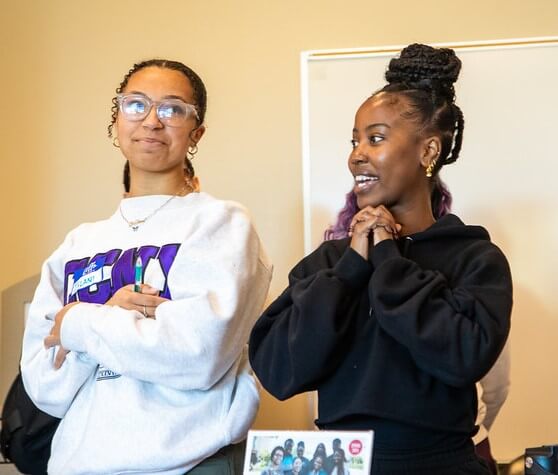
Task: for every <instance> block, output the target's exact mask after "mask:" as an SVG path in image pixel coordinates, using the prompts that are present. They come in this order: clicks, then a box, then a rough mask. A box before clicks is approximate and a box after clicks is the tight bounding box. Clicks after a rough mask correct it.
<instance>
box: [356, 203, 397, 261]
mask: <svg viewBox="0 0 558 475" xmlns="http://www.w3.org/2000/svg"><path fill="white" fill-rule="evenodd" d="M400 231H401V225H400V224H399V223H396V222H395V219H394V217H393V215H392V214H391V213H390V212H389V211H388V209H387V208H386V207H385V206H384V205H380V206H377V207H374V206H367V207H366V208H363V209H361V210H360V211H359V212H358V213H357V214H355V215H354V216H353V219H352V221H351V225H350V226H349V236H350V237H351V248H353V249H354V250H355V251H356V252H358V253H359V254H360V255H361V256H362V257H363V258H364V259H368V249H369V247H370V233H372V237H373V243H374V245H376V244H378V243H379V242H381V241H384V240H386V239H397V237H399V232H400Z"/></svg>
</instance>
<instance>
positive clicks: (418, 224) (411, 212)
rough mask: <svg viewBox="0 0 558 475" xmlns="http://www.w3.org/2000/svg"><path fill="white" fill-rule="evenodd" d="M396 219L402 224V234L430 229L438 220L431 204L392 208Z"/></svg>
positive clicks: (406, 234) (400, 233)
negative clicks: (408, 207) (409, 207)
mask: <svg viewBox="0 0 558 475" xmlns="http://www.w3.org/2000/svg"><path fill="white" fill-rule="evenodd" d="M390 211H391V212H392V214H393V217H394V218H395V221H396V222H397V223H399V224H401V231H400V232H399V235H400V236H408V235H409V234H415V233H419V232H421V231H424V230H425V229H428V228H429V227H430V226H432V225H433V224H434V222H435V221H436V220H435V219H434V215H433V214H432V208H431V207H430V206H419V207H416V208H411V209H404V210H403V209H397V207H394V208H392V209H390Z"/></svg>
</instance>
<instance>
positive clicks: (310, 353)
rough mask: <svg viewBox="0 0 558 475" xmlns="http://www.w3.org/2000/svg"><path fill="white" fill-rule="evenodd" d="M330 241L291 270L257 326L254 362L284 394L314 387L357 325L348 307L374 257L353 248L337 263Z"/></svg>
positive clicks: (277, 392)
mask: <svg viewBox="0 0 558 475" xmlns="http://www.w3.org/2000/svg"><path fill="white" fill-rule="evenodd" d="M328 246H329V244H328V243H325V244H324V245H322V246H321V247H320V248H318V249H317V250H316V251H315V252H314V253H312V254H311V255H309V256H308V257H307V258H306V259H304V260H303V261H301V263H299V264H298V265H297V266H296V267H295V268H294V269H293V270H292V272H291V273H290V275H289V286H288V288H287V289H286V290H285V291H284V292H283V293H282V294H281V295H280V296H279V297H278V298H277V300H275V301H274V302H273V303H272V304H271V305H270V306H269V307H268V308H267V309H266V310H265V312H264V313H263V315H262V316H261V317H260V319H259V320H258V322H257V323H256V325H255V327H254V329H253V330H252V334H251V337H250V345H249V355H250V363H251V364H252V367H253V368H254V371H255V373H256V375H257V376H258V378H259V380H260V382H261V383H262V385H263V386H264V387H265V388H266V389H267V391H269V392H270V393H271V394H273V395H274V396H275V397H277V398H279V399H281V400H283V399H287V398H289V397H291V396H293V395H295V394H298V393H300V392H304V391H310V390H313V389H315V385H316V383H317V382H318V381H320V379H321V378H323V377H324V376H325V375H327V374H329V373H330V372H331V371H332V368H335V367H336V366H337V365H338V363H339V361H340V358H341V357H342V355H343V351H342V348H343V345H344V341H345V339H347V338H348V337H349V335H350V332H351V329H353V328H354V325H353V324H354V322H352V321H351V319H348V318H347V317H346V316H347V315H348V314H349V313H350V312H349V311H348V309H349V308H350V306H351V305H355V302H356V301H358V299H355V298H354V295H355V294H356V293H358V292H362V291H363V289H366V284H367V283H368V280H369V278H370V274H371V266H370V263H369V262H367V261H366V260H364V259H363V258H362V257H361V256H360V255H358V254H357V253H356V252H355V251H353V250H352V249H350V248H348V249H347V250H345V252H344V253H343V254H342V256H341V258H340V259H339V260H338V261H337V262H336V263H334V264H332V263H330V262H329V261H330V259H329V258H328V256H327V253H326V249H327V248H328Z"/></svg>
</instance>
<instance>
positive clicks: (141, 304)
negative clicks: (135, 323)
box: [43, 284, 168, 369]
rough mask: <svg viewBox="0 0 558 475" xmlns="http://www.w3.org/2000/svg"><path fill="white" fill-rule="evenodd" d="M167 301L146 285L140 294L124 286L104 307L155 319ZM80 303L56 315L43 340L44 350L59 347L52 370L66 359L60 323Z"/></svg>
mask: <svg viewBox="0 0 558 475" xmlns="http://www.w3.org/2000/svg"><path fill="white" fill-rule="evenodd" d="M167 300H168V299H166V298H163V297H159V290H157V289H155V288H153V287H151V286H149V285H147V284H142V285H141V292H134V285H126V286H125V287H121V288H120V289H118V290H117V291H116V292H115V294H114V295H113V296H112V297H111V298H110V299H109V300H108V301H107V302H106V304H105V305H117V306H119V307H122V308H124V309H126V310H137V311H138V312H140V313H141V314H143V315H144V316H145V317H146V318H155V309H156V308H157V307H158V306H159V305H161V304H162V303H163V302H166V301H167ZM78 303H80V302H71V303H69V304H67V305H65V306H64V307H62V309H61V310H60V311H59V312H58V313H57V314H56V316H55V317H54V325H53V326H52V328H51V329H50V334H49V335H48V336H47V337H46V338H45V339H44V340H43V342H44V345H45V348H47V349H48V348H52V347H53V346H60V348H59V349H58V351H57V353H56V356H55V358H54V368H55V369H59V368H60V367H61V366H62V364H63V363H64V361H65V359H66V355H67V354H68V353H69V350H66V349H65V348H64V347H62V344H61V341H60V330H61V328H62V321H63V320H64V317H65V316H66V313H67V312H68V310H69V309H70V308H72V307H73V306H74V305H76V304H78Z"/></svg>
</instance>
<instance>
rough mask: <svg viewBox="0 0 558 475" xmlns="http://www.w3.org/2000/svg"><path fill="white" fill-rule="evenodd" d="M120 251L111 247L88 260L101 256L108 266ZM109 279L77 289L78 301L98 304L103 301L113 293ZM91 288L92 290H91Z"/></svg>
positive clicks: (115, 259) (114, 260)
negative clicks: (110, 249)
mask: <svg viewBox="0 0 558 475" xmlns="http://www.w3.org/2000/svg"><path fill="white" fill-rule="evenodd" d="M121 252H122V251H121V250H120V249H113V250H112V251H108V252H106V253H104V254H96V255H95V256H94V257H93V258H92V259H91V260H90V262H93V261H95V260H97V259H98V258H99V257H101V256H102V257H104V258H105V266H110V265H112V264H114V263H115V262H116V261H117V259H118V256H120V253H121ZM110 281H111V279H110V277H108V278H107V279H106V280H103V281H101V282H98V283H96V284H95V286H93V287H86V288H85V289H81V290H78V293H77V295H78V298H79V301H80V302H89V303H100V304H103V303H105V302H106V301H107V300H108V299H110V298H111V297H112V295H113V294H114V290H113V289H112V285H111V282H110ZM92 288H93V290H91V289H92Z"/></svg>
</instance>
